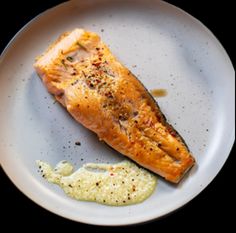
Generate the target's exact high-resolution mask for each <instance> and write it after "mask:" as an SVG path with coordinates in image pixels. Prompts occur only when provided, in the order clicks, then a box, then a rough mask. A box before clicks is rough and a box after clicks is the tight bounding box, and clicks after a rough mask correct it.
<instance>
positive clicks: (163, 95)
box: [150, 89, 168, 97]
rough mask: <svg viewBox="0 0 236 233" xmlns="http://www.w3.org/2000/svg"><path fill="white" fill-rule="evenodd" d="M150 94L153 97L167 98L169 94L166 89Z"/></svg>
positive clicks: (152, 91)
mask: <svg viewBox="0 0 236 233" xmlns="http://www.w3.org/2000/svg"><path fill="white" fill-rule="evenodd" d="M150 93H151V94H152V96H153V97H165V96H167V94H168V93H167V90H166V89H153V90H151V91H150Z"/></svg>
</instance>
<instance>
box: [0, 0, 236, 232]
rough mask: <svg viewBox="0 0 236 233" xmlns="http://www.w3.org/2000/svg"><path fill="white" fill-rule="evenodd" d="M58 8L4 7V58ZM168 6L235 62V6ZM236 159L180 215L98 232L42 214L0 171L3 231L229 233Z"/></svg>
mask: <svg viewBox="0 0 236 233" xmlns="http://www.w3.org/2000/svg"><path fill="white" fill-rule="evenodd" d="M2 2H3V1H2ZM60 2H63V1H58V0H41V1H29V2H27V1H25V0H23V1H17V2H16V3H13V2H12V1H9V2H7V1H4V3H1V4H0V6H1V14H0V23H1V31H0V33H1V36H0V52H2V50H3V49H4V47H5V46H6V45H7V43H8V42H9V40H10V39H11V38H12V37H13V36H14V35H15V33H16V32H17V31H18V30H19V29H20V28H21V27H22V26H24V24H26V23H27V22H28V21H29V20H31V19H32V18H33V17H35V16H36V15H37V14H39V13H41V12H43V11H44V10H46V9H47V8H49V7H52V6H54V5H56V4H58V3H60ZM167 2H170V3H172V4H174V5H177V6H179V7H180V8H182V9H184V10H185V11H187V12H188V13H190V14H191V15H193V16H195V17H196V18H198V19H199V20H200V21H202V22H203V23H204V24H205V25H206V26H207V27H208V28H209V29H210V30H211V31H212V32H213V33H214V34H215V35H216V37H217V38H218V39H219V40H220V41H221V43H222V44H223V46H224V47H225V49H226V51H227V52H228V54H229V55H230V57H231V59H232V60H233V61H234V58H233V42H232V41H234V35H233V34H234V33H233V23H232V22H233V16H234V13H233V12H232V11H233V3H232V2H233V1H217V2H218V3H216V1H211V0H204V1H201V0H186V1H185V0H182V1H181V0H179V1H178V0H168V1H167ZM13 11H14V12H13ZM224 14H225V15H224ZM0 156H1V155H0ZM233 157H234V156H233V153H231V155H230V157H229V159H228V161H227V162H226V164H225V165H224V167H223V169H222V170H221V172H220V173H219V175H218V176H217V177H216V178H215V179H214V181H213V182H212V183H211V184H210V185H209V186H208V187H207V188H206V189H205V190H204V191H203V192H202V193H201V194H200V195H198V196H197V197H196V198H195V199H194V200H193V201H191V202H190V203H189V204H187V205H186V206H185V207H183V208H182V209H180V210H178V211H177V212H175V213H173V214H171V215H169V216H168V217H165V218H163V219H160V220H157V221H153V222H151V223H147V224H142V225H139V226H131V227H125V228H106V227H94V226H89V225H85V224H80V223H76V222H72V221H70V220H66V219H63V218H61V217H59V216H56V215H54V214H52V213H50V212H48V211H46V210H44V209H42V208H41V207H39V206H38V205H37V204H35V203H33V202H32V201H30V200H29V199H28V198H27V197H26V196H24V195H23V194H22V193H21V192H20V191H18V190H17V188H16V187H15V186H14V185H13V183H12V182H11V181H10V180H9V179H8V177H7V176H6V175H5V174H4V172H3V171H2V169H1V168H0V184H1V186H0V187H1V188H0V198H1V199H0V200H1V208H0V211H1V228H2V229H8V230H11V229H15V228H14V227H17V229H18V230H23V229H24V230H30V229H32V228H31V226H32V225H34V226H38V227H39V228H42V227H47V226H49V225H53V226H54V227H55V229H56V228H57V227H60V228H61V227H69V228H70V227H76V231H78V232H84V231H87V230H89V231H92V230H95V232H98V231H101V232H120V231H122V232H134V231H137V230H141V231H142V230H143V231H144V230H147V229H150V227H151V228H152V229H153V230H155V231H162V230H165V231H168V230H169V229H171V228H173V229H175V230H177V231H178V230H180V231H185V230H187V231H190V230H191V229H194V230H199V231H200V230H201V231H204V230H206V227H209V228H210V229H211V228H212V230H213V229H214V227H224V231H227V228H228V229H231V226H233V220H232V216H231V211H232V212H234V206H235V191H233V190H234V189H235V188H233V183H235V181H234V178H233V176H235V175H233V174H234V173H233V166H235V165H234V164H233ZM9 222H11V223H12V224H9ZM187 224H188V225H187ZM4 227H6V228H4ZM33 229H35V228H33Z"/></svg>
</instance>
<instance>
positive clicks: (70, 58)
mask: <svg viewBox="0 0 236 233" xmlns="http://www.w3.org/2000/svg"><path fill="white" fill-rule="evenodd" d="M66 60H67V61H69V62H73V61H74V59H73V57H70V56H69V57H67V58H66Z"/></svg>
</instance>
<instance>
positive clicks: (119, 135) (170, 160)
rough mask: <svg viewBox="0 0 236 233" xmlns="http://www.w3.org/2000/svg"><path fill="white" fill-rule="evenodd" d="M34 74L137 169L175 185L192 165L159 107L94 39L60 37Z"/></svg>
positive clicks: (79, 33) (82, 34)
mask: <svg viewBox="0 0 236 233" xmlns="http://www.w3.org/2000/svg"><path fill="white" fill-rule="evenodd" d="M35 69H36V71H37V72H38V74H39V76H40V77H41V79H42V80H43V82H44V84H45V86H46V87H47V89H48V91H49V92H50V93H51V94H53V95H54V96H55V98H56V99H57V100H58V101H59V102H60V103H61V104H62V105H63V106H64V107H65V108H66V109H67V111H68V112H69V113H70V114H71V115H72V116H73V117H74V119H75V120H76V121H78V122H80V123H81V124H83V125H84V126H85V127H87V128H88V129H90V130H92V131H93V132H95V133H96V134H97V135H98V137H99V139H100V140H103V141H105V142H106V143H107V144H109V145H110V146H111V147H113V148H114V149H115V150H117V151H119V152H120V153H122V154H123V155H125V156H127V157H129V158H130V159H132V160H134V161H135V162H137V163H138V164H140V165H141V166H143V167H145V168H147V169H149V170H151V171H153V172H155V173H157V174H159V175H161V176H163V177H164V178H165V179H166V180H168V181H171V182H174V183H178V182H179V181H180V180H181V178H182V177H183V175H184V174H185V173H186V172H187V171H188V170H189V169H190V168H191V167H192V166H193V165H194V163H195V160H194V158H193V156H192V155H191V153H190V152H189V150H188V147H187V146H186V144H185V143H184V140H183V139H182V138H181V136H180V135H179V134H178V133H177V132H176V130H175V129H174V128H173V127H172V126H171V125H170V124H168V123H167V121H166V119H165V117H164V115H163V114H162V112H161V110H160V108H159V106H158V104H157V103H156V102H155V100H154V99H153V98H152V97H151V95H150V94H149V93H148V91H147V90H146V89H145V87H144V86H143V85H142V83H141V82H140V81H139V80H138V79H137V78H136V77H135V76H134V75H133V74H132V73H131V72H130V71H129V70H128V69H127V68H126V67H125V66H124V65H122V64H121V63H120V62H119V61H117V59H116V58H115V56H114V55H113V54H112V53H111V51H110V50H109V48H108V47H107V46H106V45H105V44H104V43H103V42H102V41H101V39H100V37H99V36H98V35H97V34H95V33H92V32H87V31H85V30H82V29H75V30H73V31H71V32H67V33H64V34H63V35H62V36H61V37H60V38H59V39H58V40H57V41H56V42H55V43H53V44H52V45H51V46H50V47H49V48H48V50H47V51H46V52H45V53H44V54H43V55H41V56H40V57H38V58H37V61H36V63H35Z"/></svg>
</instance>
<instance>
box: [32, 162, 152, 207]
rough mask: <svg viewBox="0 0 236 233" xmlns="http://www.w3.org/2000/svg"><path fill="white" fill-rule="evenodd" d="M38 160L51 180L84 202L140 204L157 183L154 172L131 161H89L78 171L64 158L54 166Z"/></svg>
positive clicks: (40, 167)
mask: <svg viewBox="0 0 236 233" xmlns="http://www.w3.org/2000/svg"><path fill="white" fill-rule="evenodd" d="M36 162H37V165H38V166H39V169H40V171H41V173H42V176H43V177H44V178H45V179H46V180H47V181H48V182H50V183H54V184H57V185H59V186H60V187H61V188H62V189H63V190H64V192H65V193H66V194H67V195H68V196H70V197H72V198H75V199H77V200H81V201H92V202H98V203H101V204H105V205H112V206H124V205H131V204H136V203H140V202H143V201H144V200H145V199H147V198H148V197H149V196H150V195H151V194H152V193H153V191H154V190H155V188H156V184H157V178H156V176H155V175H154V174H152V173H150V172H148V171H147V170H145V169H143V168H140V167H138V166H137V165H136V164H134V163H132V162H130V161H123V162H121V163H118V164H94V163H88V164H85V165H83V167H81V168H79V169H78V170H77V171H75V172H73V166H72V165H71V164H70V163H69V162H66V161H61V162H60V163H58V164H57V165H56V167H55V168H54V169H53V168H52V167H51V166H50V165H49V164H48V163H46V162H43V161H39V160H38V161H36Z"/></svg>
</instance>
